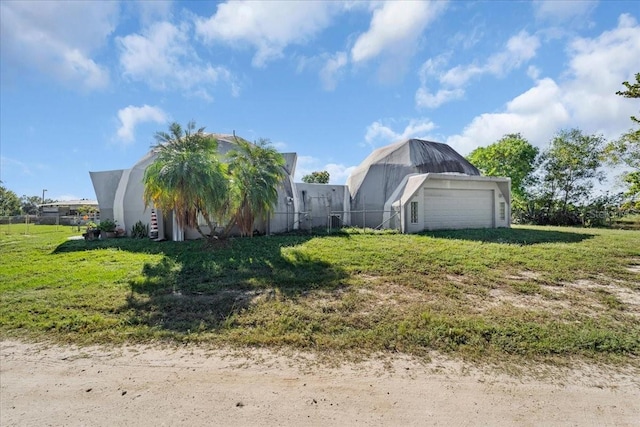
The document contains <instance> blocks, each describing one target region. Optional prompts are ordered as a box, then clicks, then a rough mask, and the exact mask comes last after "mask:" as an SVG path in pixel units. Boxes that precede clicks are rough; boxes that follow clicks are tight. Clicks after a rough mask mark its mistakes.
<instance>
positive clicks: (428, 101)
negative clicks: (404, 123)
mask: <svg viewBox="0 0 640 427" xmlns="http://www.w3.org/2000/svg"><path fill="white" fill-rule="evenodd" d="M463 96H464V90H462V89H460V88H456V89H438V91H437V92H436V93H435V94H433V93H430V92H429V89H427V88H425V87H421V88H419V89H418V91H417V92H416V105H418V106H420V107H426V108H436V107H439V106H441V105H442V104H445V103H447V102H449V101H453V100H455V99H460V98H462V97H463Z"/></svg>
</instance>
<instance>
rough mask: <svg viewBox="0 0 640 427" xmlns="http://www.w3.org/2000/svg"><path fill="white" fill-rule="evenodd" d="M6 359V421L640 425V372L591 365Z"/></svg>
mask: <svg viewBox="0 0 640 427" xmlns="http://www.w3.org/2000/svg"><path fill="white" fill-rule="evenodd" d="M247 356H248V357H247ZM0 363H1V365H0V384H1V388H0V425H2V426H14V425H24V426H45V425H53V426H80V425H84V426H162V425H165V426H175V425H188V426H196V425H202V426H211V425H220V426H264V425H268V426H276V425H277V426H303V425H317V426H334V425H338V426H341V425H344V426H354V425H366V426H387V425H388V426H400V425H402V426H409V425H420V426H424V425H442V426H451V425H457V426H464V425H493V426H496V425H518V426H522V425H525V426H526V425H541V424H542V425H562V426H565V425H566V426H573V425H576V426H589V425H591V426H606V425H610V426H638V425H640V379H639V378H638V376H637V372H631V371H628V372H620V371H618V372H612V371H610V370H605V369H604V368H595V367H588V366H582V367H581V368H580V369H577V370H571V371H569V370H559V369H554V370H553V371H554V372H548V373H547V374H546V376H545V379H544V380H540V379H532V378H531V377H529V376H527V377H522V376H518V377H511V376H508V375H505V374H496V373H495V372H493V373H491V372H488V371H487V370H479V369H477V368H472V367H469V366H467V365H465V364H463V363H460V362H452V361H448V360H445V359H444V358H438V359H434V360H432V361H431V362H429V363H426V364H422V363H418V362H415V361H411V360H409V359H407V358H401V357H398V358H395V359H392V360H384V361H380V360H370V361H368V362H363V363H349V364H346V365H343V366H341V367H339V368H331V367H327V366H326V365H324V364H321V363H317V362H315V361H314V359H313V357H312V356H310V355H286V356H285V355H278V354H274V353H270V352H267V351H256V352H251V354H248V355H242V354H234V353H232V352H228V351H227V352H225V351H221V350H206V349H202V348H195V347H194V348H180V349H175V348H171V349H168V348H158V347H142V346H134V347H124V348H120V347H118V348H112V349H108V348H101V347H91V348H76V347H60V346H44V345H42V344H40V345H39V344H25V343H20V342H16V341H3V342H2V343H1V354H0Z"/></svg>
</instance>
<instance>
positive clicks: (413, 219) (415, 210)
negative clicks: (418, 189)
mask: <svg viewBox="0 0 640 427" xmlns="http://www.w3.org/2000/svg"><path fill="white" fill-rule="evenodd" d="M417 223H418V202H411V224H417Z"/></svg>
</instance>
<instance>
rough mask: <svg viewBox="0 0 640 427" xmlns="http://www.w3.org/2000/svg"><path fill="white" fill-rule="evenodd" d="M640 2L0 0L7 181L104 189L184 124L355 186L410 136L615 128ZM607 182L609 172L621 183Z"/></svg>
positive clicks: (463, 149) (0, 136)
mask: <svg viewBox="0 0 640 427" xmlns="http://www.w3.org/2000/svg"><path fill="white" fill-rule="evenodd" d="M639 21H640V6H639V4H638V3H637V2H635V1H613V0H609V1H600V2H597V1H588V2H581V1H577V0H571V1H560V0H553V1H526V2H519V1H478V2H476V1H431V2H430V1H398V0H393V1H371V2H366V1H337V0H336V1H326V2H325V1H293V0H290V1H255V2H253V1H232V2H207V1H195V2H188V1H179V2H178V1H176V2H164V1H140V2H135V1H124V2H117V1H104V2H101V1H87V2H83V1H60V2H56V1H34V2H30V1H25V0H20V1H7V0H3V1H2V2H0V37H1V39H0V46H1V49H0V60H1V62H0V83H1V88H0V160H1V163H0V180H1V181H2V185H3V186H5V187H6V188H8V189H10V190H12V191H14V192H15V193H16V194H17V195H18V196H22V195H27V196H34V195H40V196H41V195H42V193H43V190H46V193H45V196H46V198H51V199H54V200H71V199H81V198H87V199H95V192H94V190H93V185H92V183H91V179H90V176H89V171H102V170H114V169H127V168H130V167H131V166H133V165H134V164H135V163H136V162H137V161H138V160H139V159H140V158H142V157H143V156H144V155H145V154H146V153H147V152H148V150H149V149H150V148H151V147H152V145H153V144H154V143H155V140H154V137H153V136H154V134H155V132H157V131H164V130H166V129H167V128H168V125H169V124H170V123H171V122H178V123H181V124H183V125H184V124H186V123H187V122H189V121H191V120H193V121H195V122H196V124H197V126H198V127H205V128H206V131H208V132H214V133H232V132H234V131H235V133H236V134H237V135H239V136H242V137H244V138H245V139H248V140H250V141H254V140H258V139H260V138H267V139H269V140H270V141H271V142H272V143H273V145H274V146H275V147H276V148H277V149H278V150H280V151H282V152H296V153H298V164H297V170H296V178H297V180H300V179H301V177H302V176H303V175H304V174H307V173H310V172H312V171H316V170H327V171H329V173H330V175H331V182H332V183H335V184H343V183H344V182H345V181H346V179H347V177H348V176H349V173H350V172H351V171H352V170H353V168H354V167H355V166H357V165H358V164H360V163H361V162H362V161H363V160H364V159H365V158H366V157H367V156H368V155H369V154H370V153H371V151H372V150H374V149H376V148H378V147H382V146H385V145H388V144H390V143H393V142H397V141H400V140H402V139H407V138H422V139H428V140H431V141H437V142H443V143H446V144H449V145H450V146H452V147H453V148H454V149H455V150H457V151H458V152H459V153H461V154H462V155H467V154H469V153H470V152H471V151H472V150H473V149H475V148H477V147H481V146H487V145H489V144H491V143H494V142H496V141H497V140H499V139H500V138H501V137H502V136H503V135H505V134H508V133H516V132H519V133H521V134H522V135H523V136H524V137H525V138H527V139H528V140H529V142H531V143H532V144H533V145H535V146H537V147H540V148H541V149H544V148H545V147H547V146H548V144H549V141H550V140H551V139H552V137H553V136H554V134H556V133H557V132H558V131H560V130H562V129H570V128H579V129H581V130H582V131H583V132H585V133H588V134H598V135H602V136H604V137H605V138H607V139H613V138H616V137H618V136H619V135H620V134H621V133H623V132H625V131H627V130H628V129H629V128H630V127H631V120H630V118H629V117H630V116H631V115H634V114H638V111H639V110H640V109H639V108H638V100H634V99H625V98H623V97H620V96H617V95H616V94H615V92H616V91H618V90H622V89H624V88H623V86H622V82H623V81H633V80H634V75H635V73H637V72H640V23H639ZM607 185H611V186H614V183H613V182H610V183H609V184H607Z"/></svg>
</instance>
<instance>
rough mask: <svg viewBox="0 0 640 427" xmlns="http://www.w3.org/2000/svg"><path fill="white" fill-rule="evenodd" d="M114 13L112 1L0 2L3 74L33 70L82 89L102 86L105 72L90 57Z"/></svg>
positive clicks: (115, 7) (112, 23)
mask: <svg viewBox="0 0 640 427" xmlns="http://www.w3.org/2000/svg"><path fill="white" fill-rule="evenodd" d="M118 12H119V7H118V4H117V3H116V2H97V3H94V2H68V1H60V2H57V1H46V2H41V1H37V2H33V1H19V2H17V1H16V2H1V3H0V35H1V38H2V49H1V50H0V51H1V52H2V53H1V55H2V64H3V74H4V72H8V73H16V72H20V71H19V70H20V69H24V68H26V69H35V70H37V71H39V72H40V73H41V74H43V75H49V76H53V77H54V78H55V79H56V80H58V81H60V82H63V83H66V84H69V85H78V86H79V87H80V88H82V89H86V90H93V89H100V88H104V87H105V86H107V85H108V84H109V72H108V70H107V69H106V67H104V66H101V65H99V64H98V63H96V62H95V61H94V60H93V59H92V58H91V54H92V53H94V52H95V51H97V50H98V49H100V48H102V47H103V46H104V45H105V43H106V41H107V38H108V37H109V36H110V34H111V33H112V32H113V31H114V29H115V26H116V22H117V18H118Z"/></svg>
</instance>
